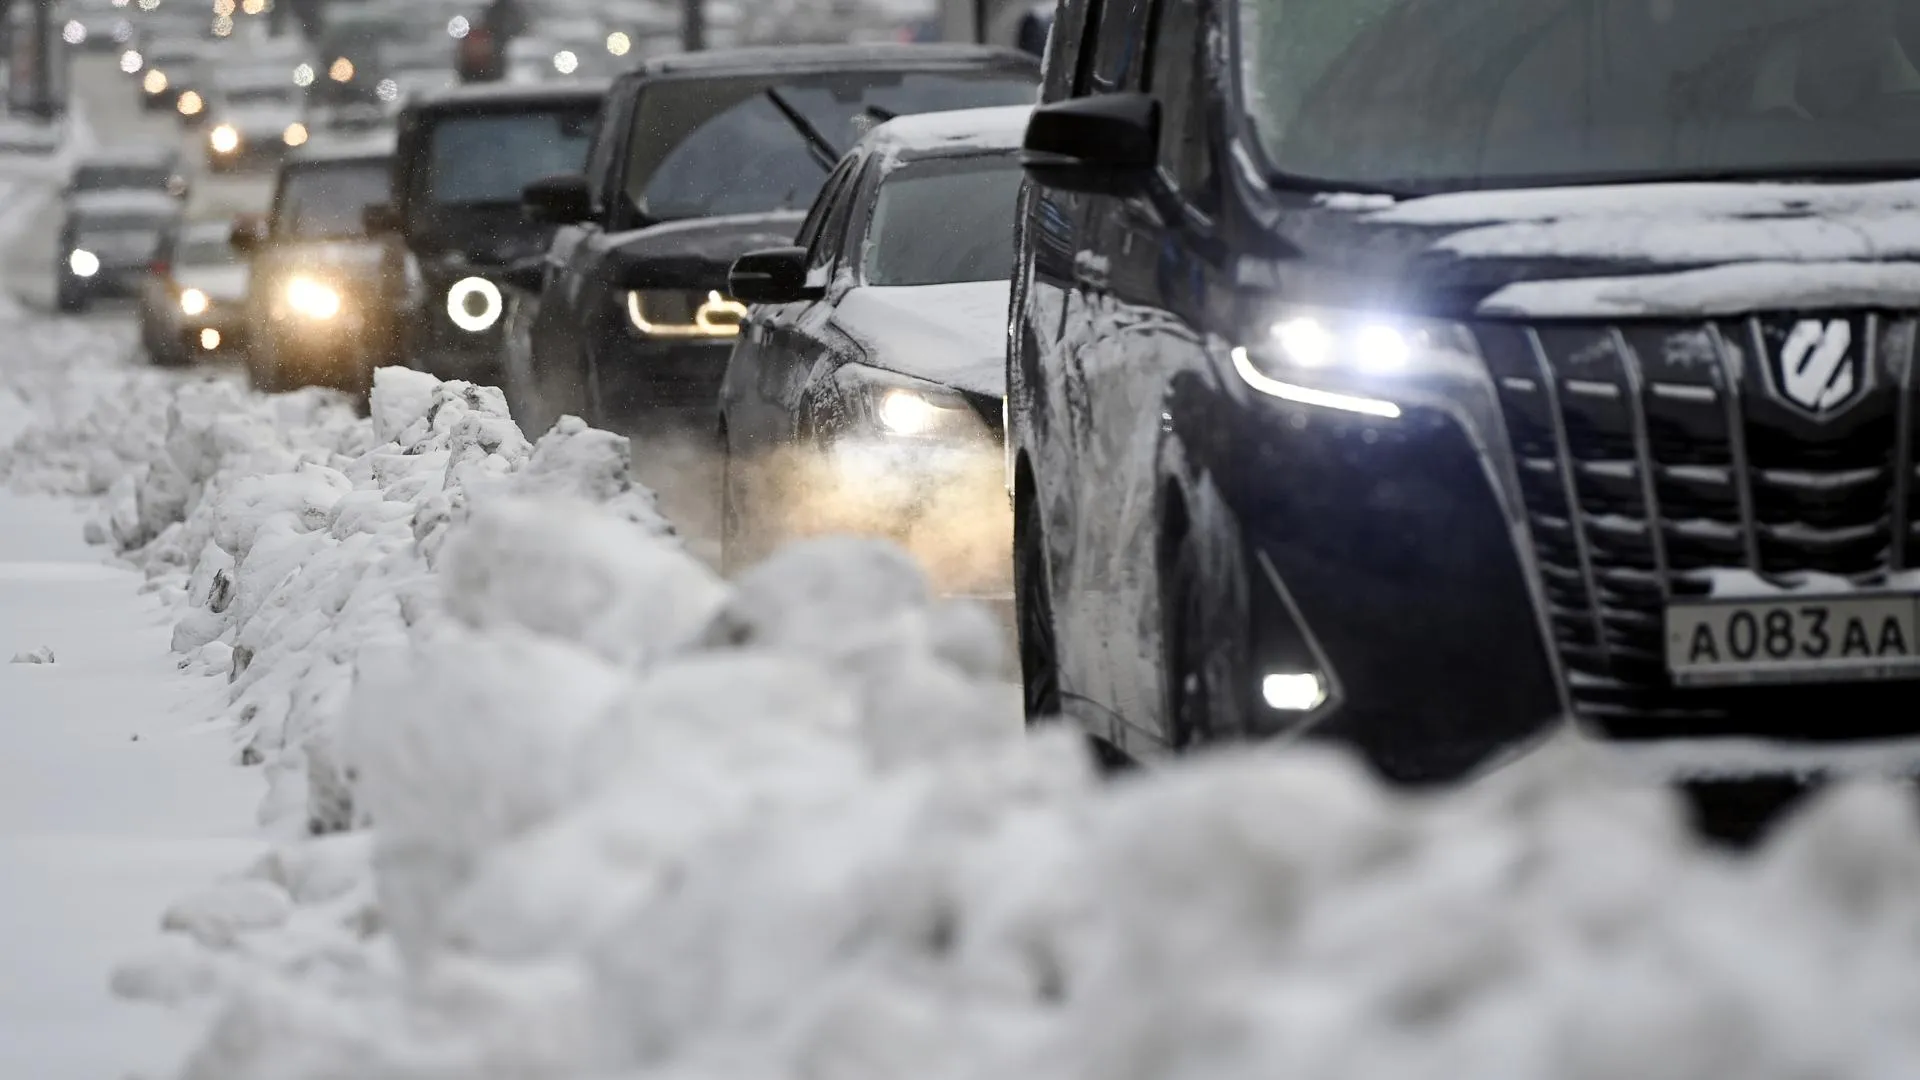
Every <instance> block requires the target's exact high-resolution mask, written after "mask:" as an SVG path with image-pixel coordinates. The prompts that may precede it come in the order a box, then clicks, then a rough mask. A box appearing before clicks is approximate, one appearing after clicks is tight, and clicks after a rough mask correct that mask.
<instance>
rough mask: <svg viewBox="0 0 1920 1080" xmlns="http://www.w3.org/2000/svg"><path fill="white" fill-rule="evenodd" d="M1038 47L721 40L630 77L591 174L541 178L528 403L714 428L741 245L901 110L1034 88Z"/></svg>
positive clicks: (1024, 96)
mask: <svg viewBox="0 0 1920 1080" xmlns="http://www.w3.org/2000/svg"><path fill="white" fill-rule="evenodd" d="M1036 80H1037V72H1036V71H1035V64H1034V62H1033V59H1032V58H1031V57H1029V56H1026V55H1024V54H1021V53H1017V52H1013V51H1012V50H1004V49H989V48H982V47H977V46H873V47H857V48H856V47H847V46H807V47H794V48H784V49H764V50H763V49H742V50H719V51H713V52H707V53H698V54H690V55H685V56H677V57H668V58H664V59H660V60H654V61H649V62H648V63H647V64H646V65H644V66H643V67H641V68H640V69H639V70H638V71H636V72H634V73H632V74H629V75H627V76H625V77H623V78H622V79H621V80H620V81H619V82H618V83H616V84H615V86H614V89H613V91H612V93H611V94H610V96H609V98H608V102H607V106H606V109H605V111H604V112H603V113H602V119H601V125H600V130H599V133H598V134H597V135H596V137H595V142H594V146H593V149H592V150H591V151H590V152H589V154H588V170H587V171H588V174H587V175H585V176H572V177H558V178H554V179H552V180H549V181H544V182H542V183H539V184H535V185H533V186H532V187H530V188H529V190H528V192H527V198H528V206H529V208H530V209H531V210H532V211H533V212H534V213H535V215H536V216H537V217H539V218H540V219H541V220H545V221H549V222H553V223H556V224H560V225H562V226H564V227H563V228H561V229H560V231H559V233H558V234H557V235H556V236H555V238H554V242H553V244H552V246H551V247H550V248H549V249H548V253H547V257H546V260H545V265H544V272H543V274H541V275H540V277H541V280H540V282H539V288H540V292H539V299H538V302H537V303H538V308H537V311H535V312H533V313H532V314H531V315H529V316H528V317H526V318H524V319H521V320H518V322H519V325H521V326H523V327H524V328H525V332H526V334H527V344H526V347H525V348H524V349H517V350H515V351H514V354H515V355H518V356H519V357H520V358H521V359H522V360H523V361H524V363H525V370H522V371H515V370H513V369H511V368H510V369H509V372H508V379H509V384H510V392H511V393H512V394H513V396H514V398H515V400H516V404H517V406H518V407H519V409H520V410H521V415H522V416H523V418H528V417H529V415H530V417H531V418H532V419H534V420H535V421H536V423H537V421H538V420H540V419H545V418H547V417H551V416H553V415H556V414H558V413H561V412H571V413H576V414H579V415H582V416H585V417H587V418H589V419H590V420H592V421H593V422H595V423H596V424H599V425H601V426H604V427H611V428H613V429H615V430H623V431H627V432H633V433H638V432H642V431H646V430H649V429H657V428H659V427H660V426H662V425H664V424H669V423H690V424H692V425H693V426H694V427H695V429H696V430H698V431H699V432H701V433H702V434H703V435H704V434H705V433H707V432H711V431H712V430H713V427H712V425H713V422H714V413H715V410H716V402H717V399H718V391H719V384H720V377H721V374H722V372H723V370H724V367H725V364H726V358H727V354H728V352H729V350H730V349H731V348H732V345H733V338H734V336H735V335H736V334H737V333H738V323H739V320H740V316H741V314H742V313H743V310H744V309H742V308H741V307H740V305H739V304H738V303H737V302H735V301H734V300H732V298H730V297H728V296H727V295H726V288H727V270H728V268H729V267H730V266H731V265H732V263H733V260H734V259H735V258H737V257H739V256H740V255H742V254H744V253H746V252H748V251H752V250H755V249H759V248H766V247H770V246H773V245H777V244H785V243H791V242H792V236H793V232H794V229H795V227H796V226H797V225H798V224H799V220H800V218H801V216H802V214H801V210H802V208H804V207H806V206H808V205H810V204H811V203H812V202H813V199H814V196H815V195H816V194H818V193H819V191H820V188H821V184H822V183H823V182H824V181H825V180H826V178H827V175H828V174H829V173H831V172H832V171H833V169H834V167H835V165H836V164H837V163H838V162H839V160H840V157H841V155H842V153H843V152H844V151H845V150H846V149H847V148H848V147H849V146H851V145H852V144H853V143H854V142H856V141H857V140H858V138H859V136H860V135H862V134H864V133H865V132H866V131H867V130H869V129H871V128H872V127H874V126H875V125H876V124H878V123H879V122H881V121H883V120H885V119H887V118H890V117H892V116H894V115H896V114H906V113H921V112H931V111H939V110H945V109H957V108H971V107H977V106H985V105H1008V104H1025V103H1030V102H1031V101H1032V100H1033V98H1034V94H1035V91H1036V85H1037V83H1036Z"/></svg>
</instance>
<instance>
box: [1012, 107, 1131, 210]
mask: <svg viewBox="0 0 1920 1080" xmlns="http://www.w3.org/2000/svg"><path fill="white" fill-rule="evenodd" d="M1159 156H1160V103H1159V102H1158V101H1157V100H1155V99H1154V98H1152V97H1151V96H1149V95H1146V94H1101V95H1098V96H1095V97H1086V98H1072V99H1070V100H1067V101H1059V102H1055V103H1053V104H1051V105H1042V106H1040V107H1038V108H1036V109H1034V111H1033V118H1032V119H1031V120H1029V121H1027V135H1026V139H1025V140H1024V141H1023V142H1022V144H1021V153H1020V164H1021V165H1022V167H1024V168H1025V169H1026V170H1027V175H1028V176H1030V177H1032V178H1033V181H1034V183H1036V184H1040V185H1042V186H1043V187H1050V188H1055V189H1057V190H1060V191H1071V192H1076V193H1079V194H1083V195H1113V196H1119V197H1126V196H1129V195H1134V194H1137V193H1139V192H1140V191H1141V190H1142V189H1144V188H1145V187H1146V185H1147V180H1148V178H1150V177H1151V176H1152V175H1153V170H1154V168H1155V166H1156V165H1157V163H1158V160H1159Z"/></svg>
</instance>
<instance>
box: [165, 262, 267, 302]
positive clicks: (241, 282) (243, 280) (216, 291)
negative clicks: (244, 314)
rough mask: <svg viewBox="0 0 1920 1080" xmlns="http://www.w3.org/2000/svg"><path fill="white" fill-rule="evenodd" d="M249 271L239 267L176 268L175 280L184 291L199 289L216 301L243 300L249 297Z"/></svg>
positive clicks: (241, 266)
mask: <svg viewBox="0 0 1920 1080" xmlns="http://www.w3.org/2000/svg"><path fill="white" fill-rule="evenodd" d="M249 276H250V275H249V271H248V269H247V266H246V264H244V263H242V264H240V265H237V266H176V267H174V270H173V280H174V282H175V283H176V284H178V285H179V286H180V287H181V288H183V289H199V290H200V291H201V292H203V293H206V294H207V295H208V296H210V297H212V298H213V299H215V300H228V301H234V300H241V299H244V298H245V297H246V295H247V279H248V277H249Z"/></svg>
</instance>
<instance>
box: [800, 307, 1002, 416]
mask: <svg viewBox="0 0 1920 1080" xmlns="http://www.w3.org/2000/svg"><path fill="white" fill-rule="evenodd" d="M1007 293H1008V286H1007V283H1006V282H1004V281H968V282H961V283H958V284H953V285H889V286H880V285H867V286H863V287H861V288H857V289H854V290H852V291H851V292H849V293H847V294H846V295H845V296H843V297H841V298H840V302H839V304H838V305H836V306H835V309H834V316H833V318H834V323H835V324H836V325H837V326H838V327H839V328H840V330H841V332H842V333H845V334H846V335H847V336H849V337H851V338H853V339H854V340H855V341H857V342H859V343H860V344H862V345H864V346H865V347H866V349H867V354H868V356H867V360H866V363H868V364H870V365H872V366H873V367H877V368H884V369H886V370H887V371H892V372H897V373H898V374H901V375H909V376H912V377H913V378H916V379H925V380H927V381H928V382H934V383H939V384H940V385H942V386H951V387H954V388H955V389H958V390H966V391H969V392H972V393H975V394H985V395H988V396H991V397H999V396H1001V395H1003V394H1005V393H1006V391H1007V363H1006V350H1007Z"/></svg>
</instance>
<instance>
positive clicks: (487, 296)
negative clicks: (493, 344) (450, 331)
mask: <svg viewBox="0 0 1920 1080" xmlns="http://www.w3.org/2000/svg"><path fill="white" fill-rule="evenodd" d="M505 310H506V301H505V300H504V299H503V298H502V297H501V295H500V286H498V285H495V284H494V283H493V282H491V281H488V280H487V279H486V278H483V277H470V278H461V279H460V280H459V281H456V282H454V283H453V287H452V288H450V289H448V290H447V318H449V319H451V320H453V325H455V326H457V327H459V328H460V329H462V330H465V331H466V332H467V333H469V334H478V333H480V332H481V331H483V330H487V329H489V328H491V327H492V326H493V324H494V323H497V322H499V321H500V315H501V313H502V312H504V311H505Z"/></svg>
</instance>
